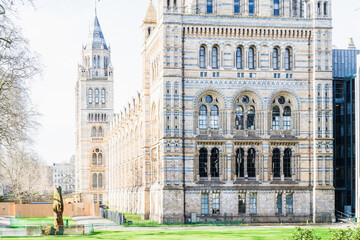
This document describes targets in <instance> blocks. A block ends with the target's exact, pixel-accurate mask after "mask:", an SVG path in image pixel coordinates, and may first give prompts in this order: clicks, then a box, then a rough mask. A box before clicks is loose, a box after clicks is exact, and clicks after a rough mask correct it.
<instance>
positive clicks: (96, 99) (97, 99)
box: [95, 89, 99, 104]
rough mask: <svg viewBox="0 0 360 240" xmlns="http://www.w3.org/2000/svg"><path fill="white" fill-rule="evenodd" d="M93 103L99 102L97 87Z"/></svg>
mask: <svg viewBox="0 0 360 240" xmlns="http://www.w3.org/2000/svg"><path fill="white" fill-rule="evenodd" d="M95 104H99V89H95Z"/></svg>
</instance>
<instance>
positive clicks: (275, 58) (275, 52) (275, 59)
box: [273, 48, 279, 70]
mask: <svg viewBox="0 0 360 240" xmlns="http://www.w3.org/2000/svg"><path fill="white" fill-rule="evenodd" d="M273 69H275V70H277V69H279V50H278V49H277V48H274V50H273Z"/></svg>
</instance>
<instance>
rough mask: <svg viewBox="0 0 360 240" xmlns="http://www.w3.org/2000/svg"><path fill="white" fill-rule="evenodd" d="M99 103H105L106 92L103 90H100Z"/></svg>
mask: <svg viewBox="0 0 360 240" xmlns="http://www.w3.org/2000/svg"><path fill="white" fill-rule="evenodd" d="M101 103H102V104H105V103H106V90H105V89H104V88H103V89H102V90H101Z"/></svg>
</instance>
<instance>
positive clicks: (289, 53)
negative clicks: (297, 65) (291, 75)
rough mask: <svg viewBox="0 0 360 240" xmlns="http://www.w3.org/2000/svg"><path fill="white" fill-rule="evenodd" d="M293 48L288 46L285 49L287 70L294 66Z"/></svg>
mask: <svg viewBox="0 0 360 240" xmlns="http://www.w3.org/2000/svg"><path fill="white" fill-rule="evenodd" d="M291 65H292V64H291V49H290V48H286V49H285V69H286V70H291V69H292V66H291Z"/></svg>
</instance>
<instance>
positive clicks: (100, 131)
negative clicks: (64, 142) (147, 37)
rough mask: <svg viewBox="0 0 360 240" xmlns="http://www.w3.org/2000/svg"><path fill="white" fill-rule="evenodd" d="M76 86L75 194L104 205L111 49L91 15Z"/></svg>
mask: <svg viewBox="0 0 360 240" xmlns="http://www.w3.org/2000/svg"><path fill="white" fill-rule="evenodd" d="M81 55H82V62H81V63H80V64H79V67H78V81H77V83H76V88H75V93H76V118H75V120H76V156H75V158H76V159H75V175H76V186H75V188H76V192H77V193H81V194H82V198H90V197H91V198H92V199H93V200H94V202H95V203H96V202H99V203H100V204H101V203H106V202H107V194H108V185H107V182H108V181H107V178H108V177H109V176H108V164H109V163H108V140H107V139H108V136H109V134H110V133H109V131H110V129H109V126H110V122H111V121H112V119H113V116H114V94H113V92H114V81H113V68H112V65H111V49H110V47H108V46H107V44H106V41H105V38H104V35H103V32H102V30H101V27H100V23H99V20H98V17H97V16H96V15H95V18H94V22H93V25H92V26H91V30H90V33H89V39H88V42H87V44H86V45H85V46H83V48H82V53H81Z"/></svg>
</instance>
